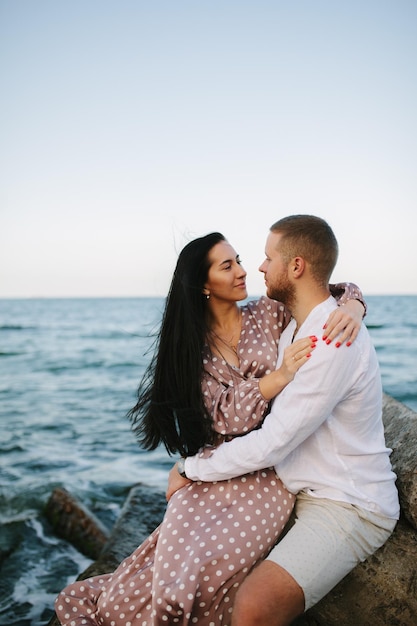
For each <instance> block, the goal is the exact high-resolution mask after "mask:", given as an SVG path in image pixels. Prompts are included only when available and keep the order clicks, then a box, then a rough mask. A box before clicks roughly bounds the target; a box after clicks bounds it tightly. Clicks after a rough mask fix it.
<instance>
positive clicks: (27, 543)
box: [0, 296, 417, 626]
mask: <svg viewBox="0 0 417 626" xmlns="http://www.w3.org/2000/svg"><path fill="white" fill-rule="evenodd" d="M366 299H367V302H368V306H369V310H368V315H367V317H366V324H367V326H368V328H369V331H370V333H371V336H372V339H373V341H374V344H375V347H376V350H377V355H378V359H379V362H380V366H381V375H382V382H383V387H384V391H385V392H386V393H388V394H390V395H392V396H393V397H395V398H396V399H398V400H400V401H401V402H403V403H404V404H406V405H408V406H409V407H411V408H412V409H413V410H414V411H417V296H369V297H367V298H366ZM163 304H164V301H163V299H162V298H132V299H112V298H105V299H56V300H54V299H29V300H0V428H1V437H0V453H1V455H0V624H1V625H4V626H6V625H7V626H40V625H43V624H46V623H47V621H48V620H49V618H50V617H51V615H52V607H53V601H54V599H55V597H56V595H57V594H58V592H59V591H60V590H61V589H62V588H63V587H64V586H65V585H66V584H67V583H68V582H70V581H72V580H74V579H75V578H76V577H77V575H78V574H79V572H80V571H82V570H83V569H85V568H86V567H87V565H88V564H89V563H90V561H88V560H87V559H86V558H85V557H83V556H82V555H80V554H79V553H78V552H77V550H76V549H75V548H73V547H72V546H71V545H69V544H67V543H66V542H65V541H63V540H61V539H59V538H57V537H56V536H55V535H54V534H53V533H52V532H51V529H50V527H49V526H48V523H47V521H46V519H45V517H44V515H43V508H44V506H45V504H46V502H47V500H48V498H49V496H50V494H51V492H52V491H53V489H54V488H55V487H58V486H63V487H65V488H66V489H67V490H68V491H70V493H72V494H74V495H75V496H76V497H78V498H80V499H81V500H82V501H83V502H84V503H85V504H86V505H87V506H88V507H89V508H90V509H91V510H93V511H94V513H95V514H96V515H97V517H99V518H100V519H101V520H102V522H103V523H104V524H105V525H107V526H108V527H109V528H111V526H112V525H113V523H114V521H115V520H116V519H117V516H118V514H119V512H120V508H121V506H122V505H123V502H124V500H125V497H126V495H127V493H128V490H129V488H130V487H131V486H132V485H133V484H135V483H137V482H144V483H147V484H149V485H152V486H154V487H156V488H158V489H161V490H164V489H165V485H166V477H167V472H168V470H169V468H170V467H171V465H172V462H173V461H172V459H171V458H170V457H169V456H168V455H167V454H166V452H165V451H164V450H156V451H154V452H145V451H143V450H141V449H140V448H139V447H138V445H137V444H136V442H135V440H134V437H133V435H132V433H131V431H130V426H129V423H128V421H127V419H126V417H125V415H126V412H127V411H128V410H129V408H130V407H131V406H132V404H133V403H134V400H135V393H136V388H137V384H138V382H139V379H140V377H141V375H142V373H143V371H144V367H145V366H146V364H147V363H148V361H149V357H150V350H151V347H152V335H153V333H154V332H155V331H156V330H157V328H158V324H159V320H160V317H161V312H162V308H163Z"/></svg>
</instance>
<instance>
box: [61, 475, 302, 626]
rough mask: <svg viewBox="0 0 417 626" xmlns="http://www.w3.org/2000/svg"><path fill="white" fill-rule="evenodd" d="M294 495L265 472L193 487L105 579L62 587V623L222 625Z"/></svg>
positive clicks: (174, 500) (185, 490) (278, 529)
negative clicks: (240, 587) (245, 579)
mask: <svg viewBox="0 0 417 626" xmlns="http://www.w3.org/2000/svg"><path fill="white" fill-rule="evenodd" d="M294 502H295V498H294V496H293V494H291V493H289V492H288V491H287V490H286V489H285V488H284V486H283V485H282V483H281V481H280V480H279V479H278V477H277V476H276V474H275V471H274V470H273V469H272V468H270V469H266V470H259V471H257V472H252V473H250V474H246V475H245V476H239V477H237V478H233V479H230V480H225V481H220V482H215V483H203V482H193V483H190V484H189V485H187V486H185V487H183V488H182V489H180V490H179V491H177V492H176V493H175V494H174V495H173V496H172V497H171V499H170V501H169V503H168V506H167V510H166V513H165V516H164V519H163V521H162V523H161V524H160V525H159V526H158V528H156V530H155V531H154V532H153V533H152V534H151V535H150V536H149V537H148V538H147V539H146V540H145V541H144V542H143V543H142V545H140V546H139V547H138V548H137V549H136V550H135V551H134V552H133V553H132V554H131V555H130V556H128V557H127V558H126V559H125V560H124V561H123V562H122V563H121V564H120V565H119V566H118V568H117V569H116V570H115V571H114V572H113V573H111V574H104V575H102V576H94V577H92V578H89V579H87V580H83V581H78V582H75V583H73V584H71V585H69V586H68V587H66V588H65V589H64V590H63V591H62V592H61V593H60V594H59V596H58V598H57V599H56V602H55V610H56V613H57V616H58V618H59V620H60V622H61V624H62V625H63V626H85V625H88V626H151V625H152V626H159V625H163V624H165V625H170V624H179V625H181V626H185V625H188V624H200V625H204V626H230V622H231V614H232V610H233V602H234V598H235V595H236V592H237V589H238V587H239V585H240V584H241V582H242V581H243V580H244V578H245V577H246V576H247V575H248V573H249V572H250V571H251V570H252V568H253V567H254V566H255V565H256V564H257V563H258V562H259V561H260V560H261V559H264V558H265V557H266V556H267V555H268V553H269V552H270V550H271V549H272V548H273V546H274V544H275V543H276V541H277V539H278V537H279V536H280V534H281V532H282V530H283V528H284V526H285V524H286V522H287V521H288V519H289V516H290V514H291V511H292V509H293V506H294Z"/></svg>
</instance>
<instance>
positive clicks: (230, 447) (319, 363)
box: [185, 342, 360, 481]
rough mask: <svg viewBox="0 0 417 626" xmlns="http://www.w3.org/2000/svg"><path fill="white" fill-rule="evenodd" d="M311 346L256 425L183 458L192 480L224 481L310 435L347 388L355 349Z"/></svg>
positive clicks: (269, 461) (265, 463)
mask: <svg viewBox="0 0 417 626" xmlns="http://www.w3.org/2000/svg"><path fill="white" fill-rule="evenodd" d="M353 347H354V345H353V344H352V346H351V347H350V348H349V349H348V348H346V349H334V350H332V349H329V347H328V346H326V344H325V343H324V342H321V343H319V344H318V345H317V347H316V348H315V351H314V356H313V358H312V359H311V360H310V361H309V362H308V363H306V364H305V365H304V366H303V367H302V368H301V369H300V370H299V371H298V372H297V374H296V376H295V377H294V380H293V381H292V382H291V383H290V384H289V385H287V387H286V388H285V389H284V390H283V391H282V392H281V394H280V395H279V396H277V398H276V399H275V400H274V402H273V404H272V408H271V412H270V413H269V415H267V416H266V418H265V420H264V422H263V424H262V426H261V428H259V429H257V430H253V431H252V432H250V433H248V434H247V435H245V436H244V437H237V438H235V439H233V440H232V441H230V442H225V443H223V444H221V445H220V446H219V447H218V448H216V449H214V450H212V452H211V454H210V456H209V457H208V458H202V457H199V456H197V455H196V456H194V457H188V458H187V459H186V462H185V471H186V474H187V476H188V477H189V478H191V479H192V480H202V481H216V480H226V479H228V478H232V477H234V476H240V475H242V474H246V473H248V472H252V471H256V470H259V469H262V468H265V467H270V466H273V465H277V464H278V463H280V462H281V461H282V460H284V459H285V458H286V456H287V455H288V454H290V453H291V452H292V451H293V450H294V449H295V448H296V447H297V446H298V445H299V444H300V443H302V442H303V441H304V440H305V439H307V437H309V436H310V435H312V433H314V432H315V431H316V430H317V428H318V427H319V426H320V425H321V424H322V423H323V422H324V421H325V420H326V419H327V418H328V417H329V416H330V415H331V413H332V410H333V408H334V407H335V405H336V404H337V403H338V402H339V401H340V400H341V399H342V398H343V396H344V394H346V393H348V392H349V390H350V389H351V386H352V376H354V374H353V373H354V372H355V371H356V369H360V368H359V367H358V368H357V367H356V366H357V359H358V358H359V357H358V355H359V350H358V349H355V348H354V349H353V350H352V348H353Z"/></svg>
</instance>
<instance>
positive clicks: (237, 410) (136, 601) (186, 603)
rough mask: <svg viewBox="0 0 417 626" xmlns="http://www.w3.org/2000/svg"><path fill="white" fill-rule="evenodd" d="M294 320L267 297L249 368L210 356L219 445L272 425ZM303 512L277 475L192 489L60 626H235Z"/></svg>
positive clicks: (61, 599)
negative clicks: (265, 564)
mask: <svg viewBox="0 0 417 626" xmlns="http://www.w3.org/2000/svg"><path fill="white" fill-rule="evenodd" d="M288 321H289V315H288V312H287V311H286V310H285V309H284V307H283V306H282V305H281V304H280V303H276V302H273V301H271V300H269V299H267V298H260V299H259V300H258V301H256V302H251V303H248V304H246V305H245V306H243V307H242V333H241V337H240V341H239V346H238V355H239V359H240V366H239V367H234V366H231V365H229V364H228V363H226V362H225V361H224V360H223V359H219V358H212V357H211V355H210V353H209V352H205V354H204V369H205V372H204V379H203V383H202V387H203V393H204V397H205V400H206V403H207V406H208V408H209V410H210V412H211V413H212V415H214V416H215V419H214V420H213V427H214V429H215V430H216V431H217V432H218V434H219V440H223V439H227V438H230V437H233V436H235V435H239V434H243V433H245V432H248V431H249V430H252V429H253V428H255V427H256V426H257V425H258V424H259V423H260V422H261V421H262V419H263V416H264V414H265V412H266V411H267V409H268V403H267V402H266V400H265V399H264V398H263V396H262V395H261V394H260V392H259V378H261V377H262V376H263V375H265V374H267V373H268V372H270V371H273V370H274V369H275V365H276V357H277V344H278V340H279V336H280V335H281V332H282V330H283V329H284V328H285V326H286V325H287V323H288ZM203 454H210V450H209V449H206V450H205V451H204V453H203ZM293 506H294V497H293V496H292V495H291V494H290V493H289V492H288V491H286V489H285V488H284V487H283V485H282V483H281V481H279V480H278V478H277V477H276V475H275V472H274V470H273V469H266V470H262V471H258V472H254V473H251V474H247V475H246V476H241V477H238V478H234V479H231V480H228V481H222V482H217V483H200V482H195V483H192V484H190V485H189V486H187V487H184V488H183V489H181V490H180V491H178V492H177V493H176V494H174V496H173V497H172V498H171V500H170V502H169V504H168V507H167V510H166V514H165V517H164V520H163V522H162V524H161V525H160V526H159V527H158V528H157V529H156V530H155V531H154V532H153V533H152V535H150V536H149V537H148V539H147V540H146V541H145V542H144V543H143V544H142V545H141V546H139V547H138V548H137V549H136V550H135V552H134V553H133V554H131V555H130V556H129V557H128V558H127V559H125V560H124V561H123V562H122V563H121V565H120V566H119V567H118V568H117V570H116V571H115V572H113V573H112V574H106V575H103V576H97V577H94V578H90V579H88V580H85V581H79V582H76V583H73V584H72V585H69V586H68V587H66V588H65V589H64V590H63V591H62V592H61V594H60V595H59V596H58V598H57V600H56V603H55V610H56V613H57V615H58V618H59V620H60V621H61V624H62V625H64V626H82V625H95V626H151V625H152V626H156V625H163V624H180V625H185V624H201V625H204V626H217V625H219V626H227V625H230V621H231V613H232V609H233V601H234V597H235V595H236V591H237V589H238V587H239V585H240V584H241V582H242V581H243V579H244V578H245V577H246V576H247V574H248V572H249V571H250V570H251V569H252V568H253V567H254V565H255V564H256V563H257V562H258V561H259V560H261V559H263V558H265V556H266V555H267V554H268V553H269V551H270V550H271V549H272V547H273V545H274V543H275V542H276V540H277V538H278V537H279V535H280V533H281V531H282V529H283V528H284V526H285V523H286V522H287V520H288V518H289V515H290V513H291V511H292V508H293Z"/></svg>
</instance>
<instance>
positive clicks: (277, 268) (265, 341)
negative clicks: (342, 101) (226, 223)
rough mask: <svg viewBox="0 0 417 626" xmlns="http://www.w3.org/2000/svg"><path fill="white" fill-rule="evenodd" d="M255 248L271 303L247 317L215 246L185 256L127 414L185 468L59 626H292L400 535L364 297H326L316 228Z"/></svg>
mask: <svg viewBox="0 0 417 626" xmlns="http://www.w3.org/2000/svg"><path fill="white" fill-rule="evenodd" d="M265 251H266V259H265V261H264V262H263V263H262V265H261V266H260V268H259V269H260V271H261V272H263V273H264V276H265V283H266V289H267V297H262V298H260V299H259V300H257V301H254V302H249V303H247V304H245V305H243V306H239V305H238V304H237V303H238V302H241V301H242V300H244V299H246V297H247V291H246V285H245V277H246V272H245V271H244V269H243V268H242V266H241V263H240V259H239V256H238V255H237V254H236V252H235V250H234V249H233V248H232V246H231V245H230V244H229V243H228V242H227V241H226V240H225V238H224V237H223V236H222V235H221V234H219V233H212V234H210V235H207V236H205V237H201V238H199V239H196V240H194V241H192V242H190V243H189V244H188V245H187V246H185V248H184V249H183V250H182V252H181V253H180V255H179V258H178V262H177V266H176V269H175V272H174V276H173V279H172V283H171V287H170V291H169V294H168V297H167V300H166V306H165V311H164V315H163V320H162V324H161V329H160V333H159V336H158V343H157V346H156V350H155V353H154V357H153V359H152V361H151V363H150V365H149V368H148V370H147V372H146V374H145V376H144V378H143V380H142V382H141V385H140V387H139V394H138V402H137V404H136V406H135V407H134V408H133V409H132V411H131V412H130V417H131V419H132V424H133V428H134V430H135V432H136V434H137V436H138V439H139V441H140V442H141V444H142V445H143V446H144V447H145V448H147V449H154V448H155V447H156V446H158V445H159V444H161V443H163V444H164V445H165V447H166V449H167V450H168V452H170V453H179V454H180V455H181V456H182V459H181V461H180V462H179V463H178V464H176V465H175V466H174V468H173V469H172V470H171V472H170V484H169V487H168V492H167V497H168V499H169V502H168V506H167V510H166V514H165V517H164V520H163V521H162V523H161V525H160V526H159V527H158V528H157V529H156V530H155V531H154V532H153V533H152V535H150V537H149V538H148V539H147V540H146V541H145V542H144V543H143V544H142V545H141V546H139V547H138V548H137V549H136V550H135V552H134V553H133V554H132V555H130V556H129V557H128V558H127V559H125V560H124V561H123V562H122V563H121V565H120V566H119V567H118V568H117V569H116V571H115V572H113V573H111V574H105V575H103V576H97V577H94V578H91V579H88V580H85V581H79V582H76V583H73V584H72V585H69V586H68V587H66V588H65V589H64V590H63V591H62V592H61V594H60V595H59V596H58V598H57V600H56V603H55V608H56V612H57V615H58V617H59V619H60V621H61V624H62V625H65V626H81V625H82V624H89V625H99V624H100V625H101V624H103V625H115V626H119V625H122V624H123V626H139V625H141V626H149V625H151V624H153V625H156V624H158V625H159V624H182V625H185V624H195V623H198V624H202V625H204V626H214V625H219V626H220V625H222V626H225V625H230V624H232V625H233V626H249V625H251V626H255V625H256V626H260V625H261V626H262V625H265V626H281V625H286V624H290V623H291V621H292V620H293V619H294V618H295V617H296V616H297V615H299V614H301V613H302V612H303V611H304V610H307V609H308V608H310V607H311V606H312V605H313V604H315V603H316V602H318V600H320V599H321V598H322V597H323V596H324V595H325V594H326V593H327V592H328V591H330V589H331V588H332V587H334V586H335V585H336V584H337V583H338V582H339V581H340V580H341V579H342V578H343V577H344V576H345V575H346V574H347V573H348V572H349V571H351V570H352V569H353V568H354V567H355V565H356V564H357V563H359V562H360V561H361V560H364V559H365V558H366V557H367V556H369V555H370V554H372V553H373V552H374V551H375V550H376V549H377V548H378V547H380V546H381V545H382V544H383V543H384V542H385V541H386V540H387V539H388V537H389V535H390V534H391V532H392V531H393V529H394V527H395V524H396V520H397V519H398V516H399V505H398V495H397V491H396V488H395V475H394V473H393V472H392V469H391V465H390V462H389V453H390V451H389V450H388V449H387V448H386V446H385V441H384V431H383V425H382V419H381V412H382V411H381V404H382V390H381V381H380V375H379V370H378V364H377V359H376V355H375V351H374V349H373V347H372V344H371V342H370V338H369V335H368V332H367V330H366V328H365V326H364V325H363V324H361V318H362V315H363V313H364V308H363V305H362V304H361V297H362V294H361V293H360V291H359V290H358V289H357V288H356V287H355V286H354V285H350V284H342V285H338V286H332V287H331V288H330V289H329V284H328V283H329V279H330V276H331V273H332V271H333V269H334V266H335V263H336V260H337V254H338V246H337V242H336V239H335V237H334V234H333V232H332V230H331V229H330V227H329V225H328V224H327V223H326V222H324V221H323V220H322V219H320V218H317V217H315V216H308V215H296V216H291V217H288V218H284V219H282V220H280V221H278V222H276V223H275V224H274V225H273V226H272V227H271V229H270V233H269V235H268V238H267V242H266V249H265ZM342 292H343V295H341V293H342ZM331 294H333V295H331ZM340 295H341V297H340ZM334 296H335V297H338V298H339V299H338V301H337V302H336V299H335V297H334ZM338 304H339V305H344V306H338ZM349 310H350V311H351V313H348V312H347V311H349ZM323 328H325V330H324V331H323ZM299 337H301V338H300V339H299ZM334 340H336V343H334ZM278 342H279V352H278V360H277V348H278ZM329 344H330V345H329ZM345 344H346V345H345ZM294 505H295V509H294V513H295V524H294V525H292V526H291V527H289V525H287V522H288V520H289V517H290V514H291V512H292V511H293V507H294ZM286 525H287V528H286V533H285V535H284V536H283V538H282V539H281V540H280V541H278V539H279V537H280V535H281V533H282V531H283V530H284V527H285V526H286ZM288 527H289V529H288Z"/></svg>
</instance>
